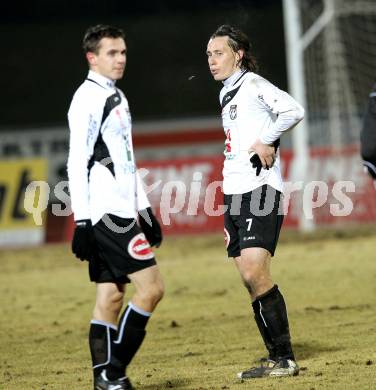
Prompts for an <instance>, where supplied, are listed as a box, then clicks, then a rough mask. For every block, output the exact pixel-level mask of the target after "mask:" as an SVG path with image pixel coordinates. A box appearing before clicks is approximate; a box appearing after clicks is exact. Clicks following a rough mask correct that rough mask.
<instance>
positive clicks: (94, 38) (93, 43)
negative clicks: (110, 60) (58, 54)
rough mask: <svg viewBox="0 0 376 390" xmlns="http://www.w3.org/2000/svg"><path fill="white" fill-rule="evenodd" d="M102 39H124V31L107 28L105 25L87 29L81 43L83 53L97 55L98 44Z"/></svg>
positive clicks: (111, 27)
mask: <svg viewBox="0 0 376 390" xmlns="http://www.w3.org/2000/svg"><path fill="white" fill-rule="evenodd" d="M102 38H123V39H125V34H124V31H123V30H121V29H120V28H117V27H113V26H108V25H106V24H97V25H96V26H91V27H89V28H88V29H87V30H86V32H85V35H84V39H83V41H82V48H83V50H84V53H85V54H86V53H88V52H93V53H98V49H99V42H100V40H101V39H102Z"/></svg>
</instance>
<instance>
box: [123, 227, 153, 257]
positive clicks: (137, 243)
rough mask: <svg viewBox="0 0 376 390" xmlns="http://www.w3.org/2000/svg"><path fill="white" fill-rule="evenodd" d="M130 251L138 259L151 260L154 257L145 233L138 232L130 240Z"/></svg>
mask: <svg viewBox="0 0 376 390" xmlns="http://www.w3.org/2000/svg"><path fill="white" fill-rule="evenodd" d="M128 253H129V254H130V255H131V256H132V257H133V258H134V259H136V260H150V259H152V258H153V257H154V253H153V252H152V250H151V248H150V244H149V243H148V241H147V239H146V237H145V234H144V233H139V234H137V235H136V236H134V237H133V238H132V239H131V240H130V241H129V244H128Z"/></svg>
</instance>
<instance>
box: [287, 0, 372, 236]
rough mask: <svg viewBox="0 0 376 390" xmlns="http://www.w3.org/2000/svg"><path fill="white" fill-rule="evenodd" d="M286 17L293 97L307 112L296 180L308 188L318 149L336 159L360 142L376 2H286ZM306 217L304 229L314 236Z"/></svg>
mask: <svg viewBox="0 0 376 390" xmlns="http://www.w3.org/2000/svg"><path fill="white" fill-rule="evenodd" d="M283 14H284V28H285V41H286V59H287V72H288V84H289V92H290V93H291V95H292V96H293V97H294V98H296V100H297V101H299V102H300V103H301V104H302V105H303V106H304V108H305V109H306V117H305V120H304V121H302V122H301V123H300V124H299V125H298V126H297V127H296V129H294V131H293V132H292V133H291V137H292V139H291V141H292V148H293V152H294V160H293V165H292V171H291V172H292V175H291V179H292V180H293V181H303V182H304V183H306V182H308V180H310V176H309V162H310V157H309V151H310V149H311V148H312V147H320V146H325V147H329V149H330V150H331V151H332V152H333V153H335V152H336V150H341V148H343V147H344V146H346V145H351V144H354V143H358V141H359V131H360V126H361V123H362V117H363V114H364V110H365V104H366V101H367V97H368V94H369V91H370V90H371V88H372V85H373V84H374V83H375V82H376V0H283ZM301 202H303V201H301ZM304 202H309V200H305V201H304ZM306 207H311V205H310V204H308V203H307V204H304V203H303V204H300V210H304V208H306ZM300 215H301V217H300V220H299V227H300V228H301V229H302V230H312V229H313V228H314V226H315V224H314V221H313V220H307V219H306V218H305V216H304V213H303V212H301V213H300Z"/></svg>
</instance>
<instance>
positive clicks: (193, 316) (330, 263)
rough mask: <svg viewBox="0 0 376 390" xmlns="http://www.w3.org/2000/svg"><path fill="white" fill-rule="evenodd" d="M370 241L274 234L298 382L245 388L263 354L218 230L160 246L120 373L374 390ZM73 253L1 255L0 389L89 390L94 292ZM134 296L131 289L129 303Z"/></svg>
mask: <svg viewBox="0 0 376 390" xmlns="http://www.w3.org/2000/svg"><path fill="white" fill-rule="evenodd" d="M375 253H376V235H370V234H368V235H366V236H365V235H351V234H347V233H346V234H325V235H316V236H314V237H313V236H311V237H304V239H302V237H301V236H299V235H295V236H292V235H290V236H288V235H285V236H283V237H282V240H281V243H280V245H279V247H278V250H277V254H276V257H275V260H273V266H272V271H273V275H274V280H275V282H276V283H277V284H278V285H279V286H280V289H281V290H282V292H283V294H284V296H285V299H286V302H287V306H288V311H289V318H290V328H291V333H292V338H293V344H294V347H295V353H296V356H297V359H298V361H299V364H300V366H301V368H302V371H301V374H300V375H299V376H298V377H295V378H287V379H286V378H281V379H261V380H254V381H245V382H242V381H240V380H237V379H236V372H238V371H240V370H242V369H245V368H247V367H249V366H250V365H251V364H252V363H253V362H254V360H255V359H257V358H259V357H261V356H263V355H264V354H265V352H264V349H263V346H262V344H261V339H260V337H259V335H258V331H257V329H256V326H255V324H254V322H253V319H252V317H251V315H250V303H249V300H248V298H247V293H246V290H245V288H244V287H243V286H242V284H241V282H240V278H239V276H238V274H237V271H236V269H235V267H234V266H233V264H232V262H231V261H229V260H227V259H226V257H225V252H224V248H223V242H222V237H221V235H220V234H218V235H215V236H207V237H184V238H167V239H166V240H165V242H164V245H163V246H162V247H161V248H160V249H159V250H157V258H158V262H159V265H160V268H161V271H162V274H163V276H164V280H165V284H166V295H165V298H164V299H163V301H162V302H161V303H160V305H159V306H158V308H157V310H156V312H155V313H154V315H153V317H152V319H151V321H150V322H149V325H148V335H147V337H146V339H145V342H144V344H143V345H142V348H141V350H140V351H139V353H138V354H137V355H136V357H135V359H134V360H133V362H132V364H131V365H130V367H129V369H128V373H129V375H130V377H131V379H132V381H133V383H134V384H135V386H136V387H137V389H149V390H151V389H156V390H158V389H171V388H172V389H174V388H175V389H195V390H199V389H201V390H204V389H296V390H297V389H299V390H303V389H304V390H312V389H315V390H317V389H328V390H335V389H341V390H343V389H374V388H375V387H376V385H375V384H376V350H375V340H376V310H375V309H376V283H375V280H376V278H375V277H376V259H375V257H376V255H375ZM86 268H87V265H86V264H85V263H81V262H79V261H77V260H75V259H74V258H73V256H72V255H71V253H70V249H69V245H50V246H44V247H41V248H34V249H20V250H3V251H1V252H0V271H1V272H0V348H1V349H0V350H1V354H0V389H4V390H13V389H17V390H19V389H22V390H29V389H38V390H42V389H45V390H47V389H62V390H63V389H64V390H65V389H69V390H75V389H92V384H91V368H90V356H89V351H88V343H87V333H88V323H89V321H90V319H91V311H92V306H93V303H94V292H95V286H94V285H93V284H91V283H89V282H88V276H87V269H86ZM131 293H132V287H131V286H130V288H129V291H128V292H127V299H128V298H129V297H130V295H131Z"/></svg>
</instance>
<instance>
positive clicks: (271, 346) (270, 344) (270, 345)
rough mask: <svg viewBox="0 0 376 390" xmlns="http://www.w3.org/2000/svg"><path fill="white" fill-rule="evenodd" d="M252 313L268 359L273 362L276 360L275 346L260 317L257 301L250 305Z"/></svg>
mask: <svg viewBox="0 0 376 390" xmlns="http://www.w3.org/2000/svg"><path fill="white" fill-rule="evenodd" d="M252 308H253V312H254V314H255V316H254V318H255V321H256V324H257V327H258V329H259V331H260V334H261V337H262V339H263V341H264V344H265V347H266V349H267V350H268V352H269V359H271V360H275V359H276V350H275V345H274V343H273V340H272V338H271V336H270V334H269V331H268V328H267V327H266V325H265V323H264V320H263V319H262V317H261V313H260V303H259V302H258V300H256V301H254V302H253V303H252Z"/></svg>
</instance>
